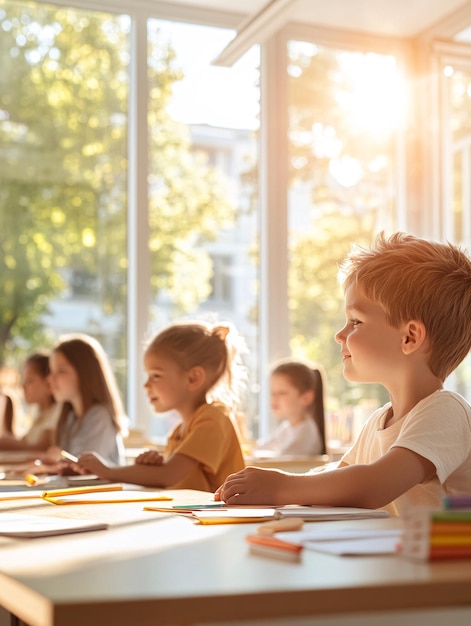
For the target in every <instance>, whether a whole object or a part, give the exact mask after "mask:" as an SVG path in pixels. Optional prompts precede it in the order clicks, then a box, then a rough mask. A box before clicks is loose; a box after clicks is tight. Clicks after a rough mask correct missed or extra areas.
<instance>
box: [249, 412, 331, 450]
mask: <svg viewBox="0 0 471 626" xmlns="http://www.w3.org/2000/svg"><path fill="white" fill-rule="evenodd" d="M255 449H256V450H257V451H263V450H270V451H272V452H274V453H275V454H280V455H281V454H293V455H306V456H310V455H313V454H320V453H321V450H322V442H321V437H320V434H319V429H318V428H317V424H316V423H315V421H314V420H313V419H312V418H311V417H306V418H305V419H303V420H302V421H301V422H299V423H298V424H295V425H294V426H292V425H291V423H290V422H289V421H288V420H283V421H282V422H281V424H279V426H278V427H277V428H276V430H275V431H274V432H273V434H272V435H271V437H269V438H268V439H267V440H265V441H261V442H260V443H258V444H257V446H256V448H255Z"/></svg>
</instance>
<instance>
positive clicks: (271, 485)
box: [214, 467, 286, 505]
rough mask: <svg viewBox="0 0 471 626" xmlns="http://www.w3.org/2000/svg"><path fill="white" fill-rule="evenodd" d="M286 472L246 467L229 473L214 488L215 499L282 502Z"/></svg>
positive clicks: (245, 501)
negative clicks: (218, 485)
mask: <svg viewBox="0 0 471 626" xmlns="http://www.w3.org/2000/svg"><path fill="white" fill-rule="evenodd" d="M285 482H286V474H285V473H284V472H281V471H279V470H272V469H261V468H259V467H246V468H245V469H243V470H241V471H240V472H237V474H230V475H229V476H228V477H227V478H226V480H225V481H224V483H223V484H222V485H221V486H220V487H219V488H218V489H217V490H216V493H215V494H214V499H215V500H223V501H224V502H225V503H226V504H272V505H276V504H283V500H282V488H283V485H284V483H285Z"/></svg>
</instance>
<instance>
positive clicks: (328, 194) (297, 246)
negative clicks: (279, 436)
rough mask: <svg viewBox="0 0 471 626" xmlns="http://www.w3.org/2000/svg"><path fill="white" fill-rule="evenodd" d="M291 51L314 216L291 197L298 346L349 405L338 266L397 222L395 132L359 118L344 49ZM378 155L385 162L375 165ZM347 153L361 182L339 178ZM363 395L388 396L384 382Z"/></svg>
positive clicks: (297, 182)
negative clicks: (375, 130) (369, 130)
mask: <svg viewBox="0 0 471 626" xmlns="http://www.w3.org/2000/svg"><path fill="white" fill-rule="evenodd" d="M289 54H290V66H289V69H288V72H289V90H290V97H289V102H290V109H289V116H290V117H289V119H290V178H291V188H292V192H293V193H296V190H299V189H300V190H302V191H303V196H302V197H303V198H304V202H306V200H305V198H306V197H307V198H308V200H307V203H306V206H305V208H304V212H306V211H307V212H308V213H307V215H306V214H303V215H300V209H299V208H298V206H297V205H296V200H293V201H292V202H291V212H292V213H293V215H296V214H298V219H299V218H301V220H302V226H301V227H296V219H294V220H293V218H292V222H293V226H292V229H291V232H290V275H289V309H290V319H291V337H292V340H291V350H292V353H293V355H294V356H298V357H301V358H302V357H304V358H309V359H311V360H312V361H314V362H317V363H320V364H321V365H322V366H323V367H324V369H325V371H326V372H327V376H328V387H329V391H330V394H331V395H332V396H333V397H334V398H335V399H336V402H338V403H339V405H340V406H345V405H349V404H356V402H357V401H358V398H359V390H358V389H357V388H356V387H355V386H353V385H350V384H349V383H347V382H346V381H345V380H344V378H343V375H342V360H341V356H340V347H339V345H338V344H336V342H335V339H334V336H335V333H336V331H337V330H339V329H340V328H342V327H343V325H344V323H345V317H344V298H343V293H342V291H341V289H340V286H339V284H338V280H337V270H338V265H339V263H340V262H341V261H342V259H343V258H344V257H345V255H346V254H347V253H348V252H349V250H350V248H351V244H352V243H353V242H355V243H357V244H359V245H366V246H367V245H369V244H370V243H371V241H372V239H373V237H374V234H375V232H377V231H378V230H381V229H384V230H388V229H389V228H390V227H391V224H392V221H391V216H392V215H393V200H392V198H391V195H390V181H389V178H388V177H389V176H390V172H391V167H392V162H391V155H392V150H391V135H389V136H388V135H386V136H384V137H378V136H374V135H368V134H366V133H364V132H363V133H361V132H359V130H358V129H357V128H356V127H355V126H354V125H353V124H352V123H351V116H350V111H349V105H348V103H349V102H350V101H351V97H352V92H353V84H352V81H351V77H350V75H349V74H348V73H346V72H345V71H344V70H343V69H342V67H341V65H340V59H341V55H340V54H339V53H337V52H335V51H330V50H326V49H323V48H319V47H317V46H314V45H310V44H300V43H299V42H296V43H293V44H290V48H289ZM378 156H380V157H381V158H382V159H383V167H381V168H379V169H378V168H377V169H373V168H372V167H371V162H372V161H373V160H374V159H375V158H377V157H378ZM342 158H346V159H350V160H351V161H353V160H354V161H355V164H356V165H357V167H358V170H359V172H360V176H359V178H358V181H357V182H356V184H353V185H351V186H347V185H344V184H341V182H340V181H339V180H338V179H336V177H335V176H334V175H333V170H332V164H333V163H334V161H335V160H337V161H339V160H341V159H342ZM293 197H294V198H295V197H296V196H293ZM296 228H297V230H296ZM363 395H364V396H369V397H376V398H378V399H379V400H380V401H383V400H385V395H384V390H382V389H380V388H379V387H378V386H376V385H373V386H370V387H369V389H368V391H367V392H366V393H364V392H363Z"/></svg>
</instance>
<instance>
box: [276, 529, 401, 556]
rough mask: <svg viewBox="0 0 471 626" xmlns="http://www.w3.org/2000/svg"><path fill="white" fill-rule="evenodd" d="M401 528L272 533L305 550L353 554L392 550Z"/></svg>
mask: <svg viewBox="0 0 471 626" xmlns="http://www.w3.org/2000/svg"><path fill="white" fill-rule="evenodd" d="M401 533H402V531H401V530H398V529H389V530H387V529H379V530H372V529H339V530H322V529H319V530H315V529H314V530H306V531H304V530H300V531H293V532H286V533H275V537H276V538H278V539H281V540H284V541H289V542H290V543H295V544H298V545H302V546H303V547H304V548H306V549H308V550H315V551H317V552H325V553H328V554H337V555H342V556H348V555H350V556H353V555H362V554H365V555H367V554H369V555H373V554H394V553H395V552H396V545H397V544H398V542H399V539H400V536H401Z"/></svg>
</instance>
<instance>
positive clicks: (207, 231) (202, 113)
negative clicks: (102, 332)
mask: <svg viewBox="0 0 471 626" xmlns="http://www.w3.org/2000/svg"><path fill="white" fill-rule="evenodd" d="M232 36H233V32H232V31H229V30H224V29H219V28H210V27H203V26H196V25H191V24H182V23H173V22H169V21H159V20H149V23H148V37H149V140H150V172H149V220H150V229H151V235H150V251H151V264H152V265H151V266H152V298H153V305H152V319H151V321H150V324H151V326H150V330H149V332H150V333H153V332H155V331H156V330H158V329H159V328H161V327H162V326H164V325H166V324H168V323H170V322H172V321H174V320H181V319H188V318H191V319H201V320H208V321H218V320H219V321H224V320H228V321H230V322H232V323H233V324H234V325H235V326H236V328H237V329H238V331H239V333H241V334H242V335H243V336H244V337H245V339H246V341H247V344H248V348H249V354H248V355H247V359H246V362H247V365H248V366H249V383H248V393H247V396H246V398H245V405H244V407H243V412H244V415H245V416H246V417H248V419H249V422H248V424H247V428H248V429H249V430H250V429H251V423H250V418H251V417H252V416H253V415H254V413H255V411H256V395H255V393H254V392H255V391H256V382H257V351H258V332H257V325H256V310H257V291H258V288H257V281H258V275H257V265H256V262H255V258H256V257H255V255H254V254H253V250H254V248H255V246H256V240H257V214H256V197H255V196H256V189H255V184H254V177H255V163H256V131H257V128H258V100H259V98H258V50H257V49H255V48H254V49H252V50H251V51H249V52H248V53H247V54H246V55H245V57H244V58H242V59H241V60H240V61H239V62H238V63H237V64H236V65H235V66H234V67H232V68H219V67H214V66H212V65H211V60H212V59H213V58H215V57H216V56H217V54H218V53H219V52H220V50H221V49H222V48H223V47H224V46H225V45H226V43H227V42H228V41H229V40H230V39H231V38H232ZM151 423H152V433H153V434H162V433H163V432H164V431H165V430H166V428H167V422H166V421H165V420H162V419H160V420H158V419H157V420H152V421H151Z"/></svg>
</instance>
